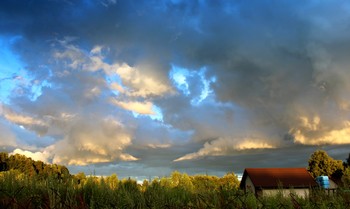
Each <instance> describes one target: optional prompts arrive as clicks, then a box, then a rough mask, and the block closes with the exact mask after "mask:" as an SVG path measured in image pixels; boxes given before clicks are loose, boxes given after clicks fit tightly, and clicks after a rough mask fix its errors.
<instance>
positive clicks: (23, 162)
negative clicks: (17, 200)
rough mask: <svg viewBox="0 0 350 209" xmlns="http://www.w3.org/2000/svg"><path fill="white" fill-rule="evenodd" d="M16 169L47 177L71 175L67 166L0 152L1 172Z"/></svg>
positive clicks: (33, 175) (24, 172)
mask: <svg viewBox="0 0 350 209" xmlns="http://www.w3.org/2000/svg"><path fill="white" fill-rule="evenodd" d="M10 170H16V171H18V172H20V173H22V174H25V175H28V176H30V177H38V178H47V177H55V178H58V179H64V178H68V177H70V176H71V175H70V173H69V170H68V168H67V167H65V166H63V165H57V164H48V163H44V162H42V161H35V160H32V159H31V158H28V157H26V156H24V155H20V154H14V155H9V154H8V153H5V152H1V153H0V172H3V171H10Z"/></svg>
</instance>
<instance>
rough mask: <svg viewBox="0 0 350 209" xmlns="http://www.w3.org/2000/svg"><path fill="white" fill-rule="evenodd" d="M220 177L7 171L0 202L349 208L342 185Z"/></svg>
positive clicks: (11, 204)
mask: <svg viewBox="0 0 350 209" xmlns="http://www.w3.org/2000/svg"><path fill="white" fill-rule="evenodd" d="M220 179H222V178H217V177H213V176H187V175H186V174H180V173H178V172H177V173H175V175H174V174H172V176H170V177H166V178H162V179H156V180H153V181H152V182H148V181H144V183H143V184H137V182H136V181H135V180H132V179H124V180H118V179H117V176H116V175H114V176H110V177H104V178H97V177H83V178H80V177H79V178H78V177H76V176H73V177H69V178H65V179H57V178H54V177H48V178H45V179H42V178H36V177H29V176H26V175H23V174H21V173H19V172H17V171H8V172H2V173H1V175H0V208H52V209H53V208H160V209H163V208H174V209H175V208H350V193H348V191H347V190H342V189H339V190H338V192H337V194H335V195H327V194H326V193H325V192H324V191H323V190H314V191H313V192H312V194H310V195H309V196H308V197H307V198H306V199H303V198H299V197H297V196H295V197H294V196H293V197H292V196H290V197H283V196H282V195H277V196H274V197H259V198H257V197H255V196H254V195H253V194H251V193H244V192H243V191H242V190H240V189H238V188H237V185H233V184H230V182H229V181H226V182H225V181H222V180H220ZM220 182H221V183H220Z"/></svg>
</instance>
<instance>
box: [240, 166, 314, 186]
mask: <svg viewBox="0 0 350 209" xmlns="http://www.w3.org/2000/svg"><path fill="white" fill-rule="evenodd" d="M248 176H249V178H250V180H251V181H252V182H253V184H254V186H255V187H261V188H277V187H281V186H283V187H293V188H301V187H302V188H305V187H310V186H311V187H313V186H317V183H316V181H315V180H314V179H313V178H312V176H311V175H310V174H309V172H308V171H307V170H306V169H305V168H246V169H245V170H244V173H243V177H242V181H241V188H244V187H245V181H246V179H247V177H248Z"/></svg>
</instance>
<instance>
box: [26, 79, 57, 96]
mask: <svg viewBox="0 0 350 209" xmlns="http://www.w3.org/2000/svg"><path fill="white" fill-rule="evenodd" d="M43 87H50V88H51V87H52V84H51V83H49V82H48V81H47V80H44V81H43V82H41V83H39V84H34V85H32V86H31V93H32V95H31V96H30V100H31V101H35V100H37V98H38V97H39V96H41V95H42V88H43Z"/></svg>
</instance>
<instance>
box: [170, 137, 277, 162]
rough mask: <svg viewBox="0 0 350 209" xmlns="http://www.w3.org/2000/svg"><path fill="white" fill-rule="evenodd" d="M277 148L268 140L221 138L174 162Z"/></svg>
mask: <svg viewBox="0 0 350 209" xmlns="http://www.w3.org/2000/svg"><path fill="white" fill-rule="evenodd" d="M273 148H276V146H274V145H272V144H269V143H268V142H267V140H262V139H241V140H240V141H235V140H230V139H226V138H220V139H218V140H215V141H213V142H211V143H209V142H207V143H205V144H204V147H203V148H202V149H200V150H199V151H198V152H194V153H190V154H187V155H185V156H183V157H180V158H177V159H175V160H174V162H177V161H183V160H192V159H197V158H201V157H205V156H224V155H230V154H233V153H235V152H236V151H241V150H250V149H273Z"/></svg>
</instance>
